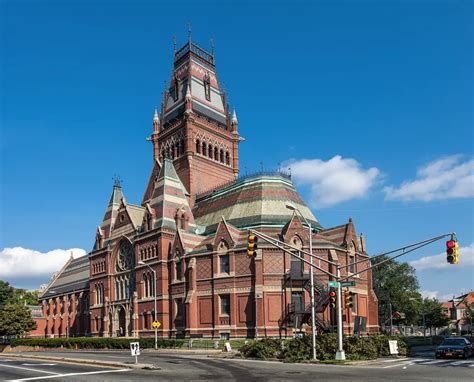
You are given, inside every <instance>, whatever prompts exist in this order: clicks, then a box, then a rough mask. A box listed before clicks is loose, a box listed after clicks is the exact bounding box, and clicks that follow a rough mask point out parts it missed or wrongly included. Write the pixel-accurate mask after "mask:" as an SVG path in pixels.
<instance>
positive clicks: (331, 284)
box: [328, 281, 339, 288]
mask: <svg viewBox="0 0 474 382" xmlns="http://www.w3.org/2000/svg"><path fill="white" fill-rule="evenodd" d="M328 286H329V288H337V287H338V286H339V283H338V282H337V281H329V283H328Z"/></svg>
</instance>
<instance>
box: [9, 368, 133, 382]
mask: <svg viewBox="0 0 474 382" xmlns="http://www.w3.org/2000/svg"><path fill="white" fill-rule="evenodd" d="M130 370H131V369H119V370H99V371H88V372H85V373H68V374H56V375H47V376H45V377H32V378H21V379H10V380H9V381H10V382H16V381H36V380H38V379H51V378H62V377H73V376H75V375H92V374H105V373H121V372H124V371H130Z"/></svg>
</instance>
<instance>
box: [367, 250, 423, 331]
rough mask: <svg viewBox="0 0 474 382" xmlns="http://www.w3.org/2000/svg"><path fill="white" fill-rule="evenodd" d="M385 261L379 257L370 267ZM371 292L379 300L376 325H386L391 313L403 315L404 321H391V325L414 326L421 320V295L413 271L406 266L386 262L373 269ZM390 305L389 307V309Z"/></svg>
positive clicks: (413, 269) (384, 257)
mask: <svg viewBox="0 0 474 382" xmlns="http://www.w3.org/2000/svg"><path fill="white" fill-rule="evenodd" d="M386 259H388V256H381V257H379V258H377V259H376V260H374V261H373V264H376V263H379V262H381V261H383V260H386ZM372 277H373V284H374V291H375V294H376V295H377V298H378V300H379V323H380V325H389V322H390V310H392V313H395V312H400V313H404V314H405V318H404V319H403V320H400V321H397V320H394V324H397V323H401V322H403V323H404V324H408V325H411V324H416V323H417V322H418V320H419V317H420V311H421V300H422V298H421V295H420V293H419V291H418V289H419V284H418V279H417V277H416V274H415V268H413V267H412V266H411V265H409V264H408V263H399V262H397V261H395V260H388V261H387V262H386V263H384V264H381V265H379V266H376V267H375V268H374V269H373V270H372ZM390 305H391V306H392V308H391V309H390Z"/></svg>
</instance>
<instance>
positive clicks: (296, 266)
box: [290, 236, 303, 277]
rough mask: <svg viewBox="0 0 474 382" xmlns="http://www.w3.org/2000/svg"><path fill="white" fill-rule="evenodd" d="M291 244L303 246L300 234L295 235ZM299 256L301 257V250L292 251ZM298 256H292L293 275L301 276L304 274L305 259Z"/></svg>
mask: <svg viewBox="0 0 474 382" xmlns="http://www.w3.org/2000/svg"><path fill="white" fill-rule="evenodd" d="M290 244H291V245H292V246H293V247H296V248H298V249H302V248H303V241H302V240H301V238H300V237H299V236H293V237H292V238H291V240H290ZM292 252H293V253H294V254H295V255H297V256H298V257H301V252H300V251H292ZM298 257H296V256H291V268H290V272H291V277H300V276H301V275H302V274H303V261H302V260H301V259H299V258H298Z"/></svg>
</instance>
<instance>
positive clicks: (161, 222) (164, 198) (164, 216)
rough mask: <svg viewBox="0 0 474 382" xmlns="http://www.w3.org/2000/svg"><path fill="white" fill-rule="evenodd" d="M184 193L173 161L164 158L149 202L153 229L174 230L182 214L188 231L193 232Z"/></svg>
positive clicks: (191, 217) (191, 219) (193, 225)
mask: <svg viewBox="0 0 474 382" xmlns="http://www.w3.org/2000/svg"><path fill="white" fill-rule="evenodd" d="M187 195H188V192H187V191H186V189H185V187H184V185H183V183H181V180H180V179H179V177H178V174H177V173H176V170H175V168H174V166H173V161H172V160H171V159H169V158H165V160H164V161H163V165H162V167H161V171H160V174H159V175H158V178H157V180H156V182H155V184H154V189H153V194H152V197H151V200H150V202H149V204H150V208H152V209H154V211H155V218H156V222H155V224H154V228H157V227H166V228H171V229H176V217H177V215H179V214H184V215H185V217H186V219H187V227H188V230H189V231H191V232H194V231H195V230H196V224H195V222H194V217H193V214H192V212H191V208H190V207H189V203H188V199H187V197H186V196H187Z"/></svg>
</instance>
